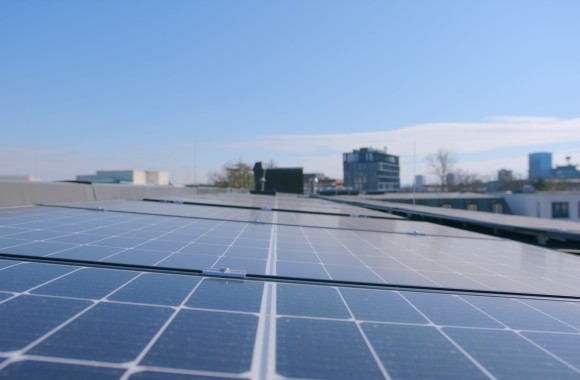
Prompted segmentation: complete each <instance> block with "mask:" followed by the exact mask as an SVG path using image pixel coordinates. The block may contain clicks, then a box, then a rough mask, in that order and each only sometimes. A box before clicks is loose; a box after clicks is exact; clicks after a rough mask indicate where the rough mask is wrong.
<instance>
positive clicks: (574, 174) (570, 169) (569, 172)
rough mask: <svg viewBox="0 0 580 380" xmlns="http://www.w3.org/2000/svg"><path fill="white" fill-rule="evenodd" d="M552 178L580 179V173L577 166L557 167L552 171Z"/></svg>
mask: <svg viewBox="0 0 580 380" xmlns="http://www.w3.org/2000/svg"><path fill="white" fill-rule="evenodd" d="M552 178H556V179H579V178H580V171H579V170H578V169H577V168H576V165H572V164H568V165H562V166H556V167H555V168H554V169H552Z"/></svg>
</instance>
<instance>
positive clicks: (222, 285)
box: [186, 279, 264, 313]
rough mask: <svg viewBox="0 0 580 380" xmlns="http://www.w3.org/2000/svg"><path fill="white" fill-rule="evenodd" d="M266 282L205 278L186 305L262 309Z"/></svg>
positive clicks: (247, 310) (249, 310) (237, 309)
mask: <svg viewBox="0 0 580 380" xmlns="http://www.w3.org/2000/svg"><path fill="white" fill-rule="evenodd" d="M263 290H264V284H263V283H261V282H256V281H243V280H224V279H204V280H203V282H202V283H201V284H200V285H199V286H198V288H197V289H196V290H195V292H194V293H193V294H192V295H191V297H190V298H189V299H188V300H187V302H186V305H187V306H189V307H196V308H201V309H217V310H234V311H245V312H251V313H257V312H259V311H260V305H261V303H262V294H263Z"/></svg>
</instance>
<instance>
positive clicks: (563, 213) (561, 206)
mask: <svg viewBox="0 0 580 380" xmlns="http://www.w3.org/2000/svg"><path fill="white" fill-rule="evenodd" d="M569 217H570V209H569V207H568V202H552V218H554V219H556V218H569Z"/></svg>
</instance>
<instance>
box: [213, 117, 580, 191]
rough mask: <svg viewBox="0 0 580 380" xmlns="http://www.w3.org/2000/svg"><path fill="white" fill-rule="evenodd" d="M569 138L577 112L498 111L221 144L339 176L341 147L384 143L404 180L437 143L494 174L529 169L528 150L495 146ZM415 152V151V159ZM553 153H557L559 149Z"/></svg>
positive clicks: (578, 127) (419, 170)
mask: <svg viewBox="0 0 580 380" xmlns="http://www.w3.org/2000/svg"><path fill="white" fill-rule="evenodd" d="M571 142H578V144H579V146H580V118H575V119H559V118H554V117H535V116H500V117H493V118H489V119H486V120H485V121H483V122H463V123H462V122H447V123H445V122H443V123H427V124H419V125H413V126H408V127H403V128H399V129H395V130H390V131H384V132H357V133H348V134H283V135H267V136H259V137H256V138H252V139H248V140H240V141H233V142H227V143H225V144H222V147H223V148H227V149H231V150H244V151H255V150H259V151H262V152H264V151H265V152H268V153H267V154H268V155H270V156H273V157H278V161H279V163H280V164H282V165H294V166H303V167H304V168H305V171H317V172H324V173H326V174H327V175H329V176H333V177H342V161H341V160H342V153H344V152H348V151H351V150H353V149H357V148H360V147H375V148H383V147H385V146H386V147H388V151H389V152H390V153H392V154H395V155H398V156H400V157H401V172H402V182H403V183H411V182H412V178H413V173H414V172H415V173H416V174H427V173H428V168H427V167H426V166H425V163H424V160H423V158H424V157H425V155H426V154H428V153H431V152H435V151H436V150H437V149H439V148H445V149H449V150H451V151H453V152H455V153H457V154H459V155H470V154H471V155H476V156H478V157H480V158H476V159H471V160H469V162H460V165H459V166H460V167H461V168H462V169H465V170H469V171H473V172H477V173H480V174H481V175H486V176H488V177H494V176H495V174H496V172H497V170H499V169H501V168H507V169H512V170H514V171H515V172H518V173H521V174H522V175H526V173H527V156H526V154H521V153H518V154H516V153H514V154H512V155H511V156H510V155H509V153H508V154H507V156H508V157H507V158H504V159H499V158H498V157H497V155H496V154H495V153H494V152H495V151H498V150H502V149H504V150H505V149H508V150H509V149H514V150H515V149H516V148H519V149H526V148H529V149H530V150H529V151H533V150H534V149H536V148H535V147H538V146H543V147H547V146H549V145H555V144H563V143H571ZM543 149H550V147H547V148H543ZM555 153H556V152H555ZM568 154H569V153H568ZM504 155H505V154H504ZM577 155H578V154H577ZM413 156H415V157H416V158H415V165H413ZM554 156H555V158H556V156H557V155H556V154H555V155H554ZM280 157H281V158H280ZM579 158H580V157H579ZM413 168H414V169H413Z"/></svg>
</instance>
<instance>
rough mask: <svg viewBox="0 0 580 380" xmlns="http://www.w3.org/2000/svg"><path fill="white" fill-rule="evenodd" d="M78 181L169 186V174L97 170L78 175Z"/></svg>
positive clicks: (161, 172)
mask: <svg viewBox="0 0 580 380" xmlns="http://www.w3.org/2000/svg"><path fill="white" fill-rule="evenodd" d="M77 181H85V182H96V183H124V184H133V185H169V173H168V172H164V171H142V170H97V173H96V174H91V175H78V176H77Z"/></svg>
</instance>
